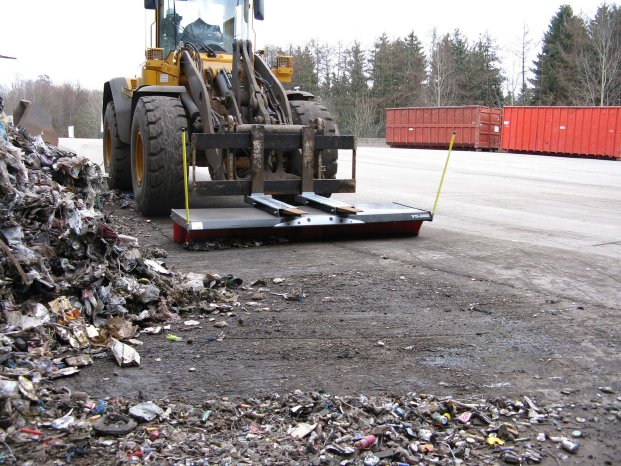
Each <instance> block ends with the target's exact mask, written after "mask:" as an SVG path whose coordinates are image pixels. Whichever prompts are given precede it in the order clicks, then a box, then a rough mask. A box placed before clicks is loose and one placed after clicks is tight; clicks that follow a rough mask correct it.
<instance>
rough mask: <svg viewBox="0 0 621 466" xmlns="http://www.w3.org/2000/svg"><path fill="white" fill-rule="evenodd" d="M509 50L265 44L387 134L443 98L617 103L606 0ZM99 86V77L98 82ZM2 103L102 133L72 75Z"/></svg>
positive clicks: (485, 40)
mask: <svg viewBox="0 0 621 466" xmlns="http://www.w3.org/2000/svg"><path fill="white" fill-rule="evenodd" d="M518 42H519V44H518V47H517V51H516V52H515V54H514V67H515V64H516V63H517V69H515V70H512V72H509V73H508V72H507V71H506V70H503V69H502V68H501V63H500V59H499V56H498V50H499V48H498V45H497V44H496V42H495V40H494V39H493V38H492V37H491V36H489V35H487V34H483V35H481V36H480V37H479V38H478V39H476V40H471V39H469V38H467V37H466V36H465V35H464V34H463V33H462V32H461V31H460V30H455V31H453V32H452V33H449V34H441V33H439V32H438V31H437V30H434V31H433V33H432V35H431V43H430V44H428V46H427V47H424V46H423V44H422V42H421V41H420V39H419V38H418V36H417V35H416V34H415V33H414V32H411V33H409V34H408V35H407V36H405V37H402V38H396V39H390V38H389V37H388V36H387V35H386V34H382V35H381V36H380V37H378V38H377V39H376V40H375V41H374V44H373V46H372V47H371V49H370V50H366V49H364V48H363V47H362V45H361V44H360V43H359V42H354V43H353V44H350V45H343V44H341V43H338V44H336V45H332V44H325V43H319V42H317V41H315V40H312V41H309V42H308V43H306V44H305V45H301V46H295V47H294V46H288V47H283V46H279V45H270V46H268V47H266V49H265V53H266V58H267V62H268V63H273V62H274V61H275V56H276V55H291V56H293V60H294V74H293V80H292V82H291V83H290V84H289V85H287V86H286V87H287V88H296V87H299V88H300V89H302V90H304V91H308V92H311V93H313V94H315V95H316V96H317V98H318V99H319V100H320V101H321V102H322V103H324V104H325V105H326V106H327V108H328V109H329V110H330V112H331V113H332V114H333V116H334V117H335V118H336V120H337V121H338V123H339V126H340V129H341V132H342V133H343V134H353V135H355V136H358V137H381V136H383V135H384V125H385V122H384V118H385V109H386V108H390V107H408V106H447V105H487V106H495V107H499V106H503V105H506V104H510V105H585V106H607V105H621V72H620V71H621V69H620V68H621V9H620V8H619V7H617V6H616V5H609V4H606V3H603V4H602V5H600V6H599V7H598V9H597V11H596V13H595V15H594V16H593V18H583V17H580V16H577V15H576V14H574V12H573V11H572V8H571V7H570V6H568V5H562V6H561V7H560V8H559V9H558V11H557V12H556V14H555V15H554V16H553V17H552V19H551V21H550V23H549V27H548V30H547V31H546V32H545V34H544V36H543V40H542V43H541V49H540V52H539V54H538V55H537V58H536V60H535V61H534V62H533V63H532V64H530V63H528V56H529V54H530V51H531V49H532V47H533V39H532V38H531V36H530V32H529V31H528V30H527V29H526V27H524V29H523V32H522V34H521V36H520V37H519V40H518ZM102 84H103V83H102ZM0 95H2V96H3V97H4V99H5V109H6V111H7V112H9V111H12V109H13V108H15V106H16V105H17V103H18V102H19V100H20V99H26V100H30V101H33V102H36V103H37V104H39V105H41V106H43V107H44V108H46V109H47V110H48V111H49V112H50V114H51V115H52V119H53V125H54V127H55V129H56V131H57V132H58V134H59V135H61V136H64V135H66V133H67V127H68V126H74V128H75V136H76V137H84V138H94V137H100V135H101V134H100V130H101V98H102V92H101V90H89V89H85V88H83V87H81V86H80V85H79V83H74V84H72V83H64V84H60V85H58V84H54V83H52V82H51V81H50V79H49V78H48V77H47V76H41V77H40V78H39V79H37V80H29V81H18V82H15V83H13V84H11V85H10V86H0Z"/></svg>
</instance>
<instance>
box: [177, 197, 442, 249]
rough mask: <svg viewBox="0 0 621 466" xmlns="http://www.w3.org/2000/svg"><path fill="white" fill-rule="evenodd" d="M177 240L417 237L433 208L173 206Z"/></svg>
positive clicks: (389, 206) (383, 204)
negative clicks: (284, 211)
mask: <svg viewBox="0 0 621 466" xmlns="http://www.w3.org/2000/svg"><path fill="white" fill-rule="evenodd" d="M171 218H172V220H173V225H174V232H173V233H174V234H173V236H174V241H175V242H177V243H190V242H192V241H197V240H201V239H209V238H212V239H213V238H230V237H237V238H259V237H267V236H276V237H284V238H288V239H292V240H296V239H299V240H312V239H325V238H353V237H370V236H397V235H403V236H416V235H418V232H419V230H420V228H421V226H422V223H423V222H426V221H431V220H432V215H431V212H429V211H427V210H421V209H416V208H413V207H408V206H405V205H401V204H397V203H381V204H356V211H355V212H353V213H340V212H339V213H337V214H331V213H326V212H325V211H322V210H319V209H316V208H314V207H312V206H304V212H303V213H302V214H301V215H299V216H295V217H292V216H287V215H282V216H281V215H271V214H270V213H268V212H265V211H263V210H259V209H256V208H252V207H235V208H205V209H190V210H189V221H187V220H188V219H186V211H185V210H184V209H173V210H172V213H171Z"/></svg>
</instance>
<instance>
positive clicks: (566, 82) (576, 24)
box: [531, 5, 586, 105]
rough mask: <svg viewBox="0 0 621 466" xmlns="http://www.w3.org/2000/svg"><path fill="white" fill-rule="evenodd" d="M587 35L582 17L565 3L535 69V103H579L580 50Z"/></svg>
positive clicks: (533, 82) (544, 43)
mask: <svg viewBox="0 0 621 466" xmlns="http://www.w3.org/2000/svg"><path fill="white" fill-rule="evenodd" d="M585 35H586V30H585V27H584V23H583V22H582V20H581V19H580V18H579V17H577V16H575V15H574V13H573V11H572V9H571V7H570V6H569V5H562V6H561V7H560V8H559V10H558V12H557V13H556V15H555V16H554V17H553V18H552V21H551V22H550V26H549V29H548V32H546V34H545V36H544V38H543V47H542V50H541V53H540V54H539V55H538V56H537V60H536V61H535V68H534V69H533V73H534V78H533V79H532V80H531V83H532V84H533V103H534V104H536V105H572V104H574V103H576V100H577V98H576V88H577V87H578V86H579V78H578V71H579V67H578V62H579V58H578V50H579V44H580V42H581V40H583V38H584V37H585Z"/></svg>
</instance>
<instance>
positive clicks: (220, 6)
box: [158, 0, 248, 54]
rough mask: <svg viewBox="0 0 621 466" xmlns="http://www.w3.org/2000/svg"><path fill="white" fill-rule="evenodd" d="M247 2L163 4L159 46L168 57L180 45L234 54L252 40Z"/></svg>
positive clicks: (166, 0)
mask: <svg viewBox="0 0 621 466" xmlns="http://www.w3.org/2000/svg"><path fill="white" fill-rule="evenodd" d="M245 4H246V0H159V1H158V17H159V18H160V24H159V37H158V39H159V41H158V42H159V46H160V47H161V48H163V49H164V50H165V54H168V53H169V52H170V51H171V50H174V49H175V48H176V47H177V45H179V43H180V42H184V43H190V44H192V45H194V47H196V48H197V49H198V50H199V51H201V52H207V51H209V50H210V49H211V50H213V51H214V52H216V53H222V52H228V53H232V52H233V41H234V40H236V39H244V40H245V39H248V22H247V15H245V13H246V12H247V9H245Z"/></svg>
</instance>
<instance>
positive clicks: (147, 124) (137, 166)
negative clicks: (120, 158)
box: [131, 96, 188, 216]
mask: <svg viewBox="0 0 621 466" xmlns="http://www.w3.org/2000/svg"><path fill="white" fill-rule="evenodd" d="M187 124H188V123H187V119H186V115H185V110H184V108H183V105H182V104H181V101H180V100H179V99H177V98H175V97H165V96H147V97H141V98H140V99H139V100H138V103H137V104H136V110H135V111H134V118H133V121H132V144H131V147H132V161H131V172H132V187H133V189H134V200H135V202H136V206H137V207H138V210H139V211H140V212H141V213H142V214H143V215H146V216H164V215H168V214H169V213H170V209H172V208H176V207H183V199H184V193H183V158H182V147H181V130H182V128H187Z"/></svg>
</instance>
